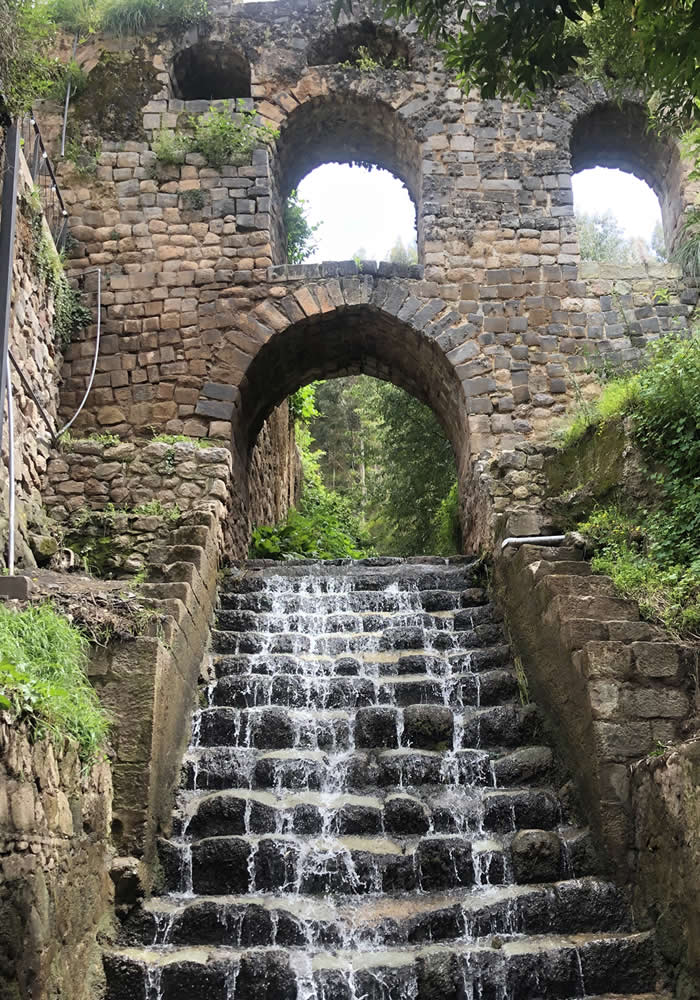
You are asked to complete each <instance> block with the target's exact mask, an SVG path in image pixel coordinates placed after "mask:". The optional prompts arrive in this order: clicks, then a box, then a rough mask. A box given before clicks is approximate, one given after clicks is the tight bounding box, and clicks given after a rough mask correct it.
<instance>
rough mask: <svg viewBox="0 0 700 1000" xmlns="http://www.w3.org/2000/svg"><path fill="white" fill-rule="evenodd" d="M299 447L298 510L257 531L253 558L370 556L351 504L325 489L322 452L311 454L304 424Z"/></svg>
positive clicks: (337, 494) (252, 548) (255, 530)
mask: <svg viewBox="0 0 700 1000" xmlns="http://www.w3.org/2000/svg"><path fill="white" fill-rule="evenodd" d="M297 444H298V445H299V448H300V451H301V457H302V469H303V487H302V495H301V498H300V500H299V506H298V507H297V508H296V509H292V510H291V511H290V512H289V514H288V516H287V517H286V519H285V520H284V521H283V522H282V523H281V524H279V525H276V526H275V527H258V528H255V529H254V531H253V535H252V539H251V545H250V557H251V558H252V559H284V558H288V559H289V558H299V557H301V558H318V559H342V558H350V559H360V558H361V557H362V556H365V555H368V554H369V553H370V550H369V548H368V543H367V540H366V539H365V538H363V537H362V529H361V526H360V523H359V520H358V518H357V516H356V515H355V514H354V513H353V509H352V504H351V502H350V500H348V499H347V498H346V497H342V496H341V495H340V494H339V493H337V492H336V491H335V490H329V489H328V488H327V487H326V486H325V485H324V483H323V480H322V478H321V471H320V467H319V460H320V455H319V452H318V451H312V450H311V435H310V433H309V431H308V429H307V428H306V427H304V425H303V424H298V425H297Z"/></svg>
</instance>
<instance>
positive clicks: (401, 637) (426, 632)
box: [211, 598, 607, 656]
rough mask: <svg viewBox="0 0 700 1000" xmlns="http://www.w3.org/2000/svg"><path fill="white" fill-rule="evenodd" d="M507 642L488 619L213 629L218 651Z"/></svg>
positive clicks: (454, 647)
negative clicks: (345, 627)
mask: <svg viewBox="0 0 700 1000" xmlns="http://www.w3.org/2000/svg"><path fill="white" fill-rule="evenodd" d="M567 599H568V600H579V599H578V598H567ZM556 600H561V598H556ZM580 600H584V599H583V598H581V599H580ZM606 600H607V599H606ZM504 642H505V634H504V631H503V627H502V625H500V624H499V623H485V624H483V625H476V626H475V627H474V628H473V629H472V628H465V629H460V630H455V631H451V630H449V629H447V628H440V629H435V628H422V627H419V626H410V627H409V626H407V627H405V628H404V627H393V626H392V627H387V628H383V629H382V631H379V632H338V633H330V632H329V633H326V634H322V635H307V634H305V633H303V632H229V631H223V630H221V629H212V633H211V647H212V650H213V651H214V652H215V653H293V654H297V655H298V654H300V653H314V654H317V655H321V656H342V655H344V654H347V653H350V654H352V653H363V652H382V651H385V650H392V649H397V650H412V651H420V650H433V651H436V652H438V653H439V652H443V653H449V652H454V651H458V650H468V649H480V648H482V647H484V646H493V645H497V644H502V643H504Z"/></svg>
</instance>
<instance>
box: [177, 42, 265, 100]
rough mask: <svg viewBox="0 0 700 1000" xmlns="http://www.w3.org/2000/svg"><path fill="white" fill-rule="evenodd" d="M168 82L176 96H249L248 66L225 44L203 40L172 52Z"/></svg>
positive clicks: (237, 53)
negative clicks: (170, 80) (173, 53)
mask: <svg viewBox="0 0 700 1000" xmlns="http://www.w3.org/2000/svg"><path fill="white" fill-rule="evenodd" d="M170 75H171V79H172V84H173V92H174V95H175V97H178V98H180V99H181V100H184V101H212V100H214V101H218V100H227V99H235V98H239V97H243V98H245V97H250V95H251V89H250V86H251V84H250V63H249V62H248V60H247V58H246V57H245V55H244V54H243V53H242V52H241V51H240V49H237V48H236V47H235V46H234V45H232V44H231V43H230V42H227V41H218V40H216V39H213V38H205V39H202V40H200V41H198V42H195V43H194V44H193V45H190V46H188V47H187V48H185V49H180V51H179V52H176V53H175V56H174V57H173V62H172V69H171V74H170Z"/></svg>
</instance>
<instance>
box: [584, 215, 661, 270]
mask: <svg viewBox="0 0 700 1000" xmlns="http://www.w3.org/2000/svg"><path fill="white" fill-rule="evenodd" d="M576 228H577V229H578V242H579V249H580V251H581V260H595V261H600V262H602V263H611V264H636V263H639V261H645V260H665V259H666V249H665V246H664V237H663V229H662V228H661V224H660V223H658V224H657V226H656V228H655V229H654V233H653V234H652V239H651V244H647V243H646V242H645V241H644V240H642V239H639V238H637V239H631V238H630V237H628V236H625V233H624V230H623V229H622V227H621V226H620V224H619V222H618V221H617V219H616V218H615V216H614V215H613V214H612V213H611V212H605V213H602V214H599V215H588V214H586V213H585V212H581V213H579V214H578V215H577V216H576Z"/></svg>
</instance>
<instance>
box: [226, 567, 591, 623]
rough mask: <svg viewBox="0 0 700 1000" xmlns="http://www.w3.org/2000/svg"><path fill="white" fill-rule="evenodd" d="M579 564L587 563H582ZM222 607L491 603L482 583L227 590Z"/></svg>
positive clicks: (288, 609) (282, 609) (283, 609)
mask: <svg viewBox="0 0 700 1000" xmlns="http://www.w3.org/2000/svg"><path fill="white" fill-rule="evenodd" d="M578 565H584V566H585V565H587V563H581V564H578ZM219 603H220V607H221V608H222V609H224V610H230V611H258V612H260V611H268V612H274V613H276V614H284V615H288V614H297V613H299V612H302V613H304V614H323V613H325V614H332V613H334V612H345V613H347V612H360V611H367V612H372V611H375V612H376V611H382V612H387V611H411V610H417V611H420V610H423V611H452V610H455V609H459V608H472V607H479V606H481V605H485V604H488V597H487V596H486V591H485V590H483V589H482V588H480V587H476V588H474V587H473V588H469V589H467V590H463V591H458V590H404V591H385V590H352V591H348V592H347V593H335V594H333V593H325V594H299V593H296V594H289V593H285V592H280V593H273V594H270V593H266V592H264V591H254V592H252V593H247V594H245V593H244V594H235V593H223V594H221V595H220V602H219Z"/></svg>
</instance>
